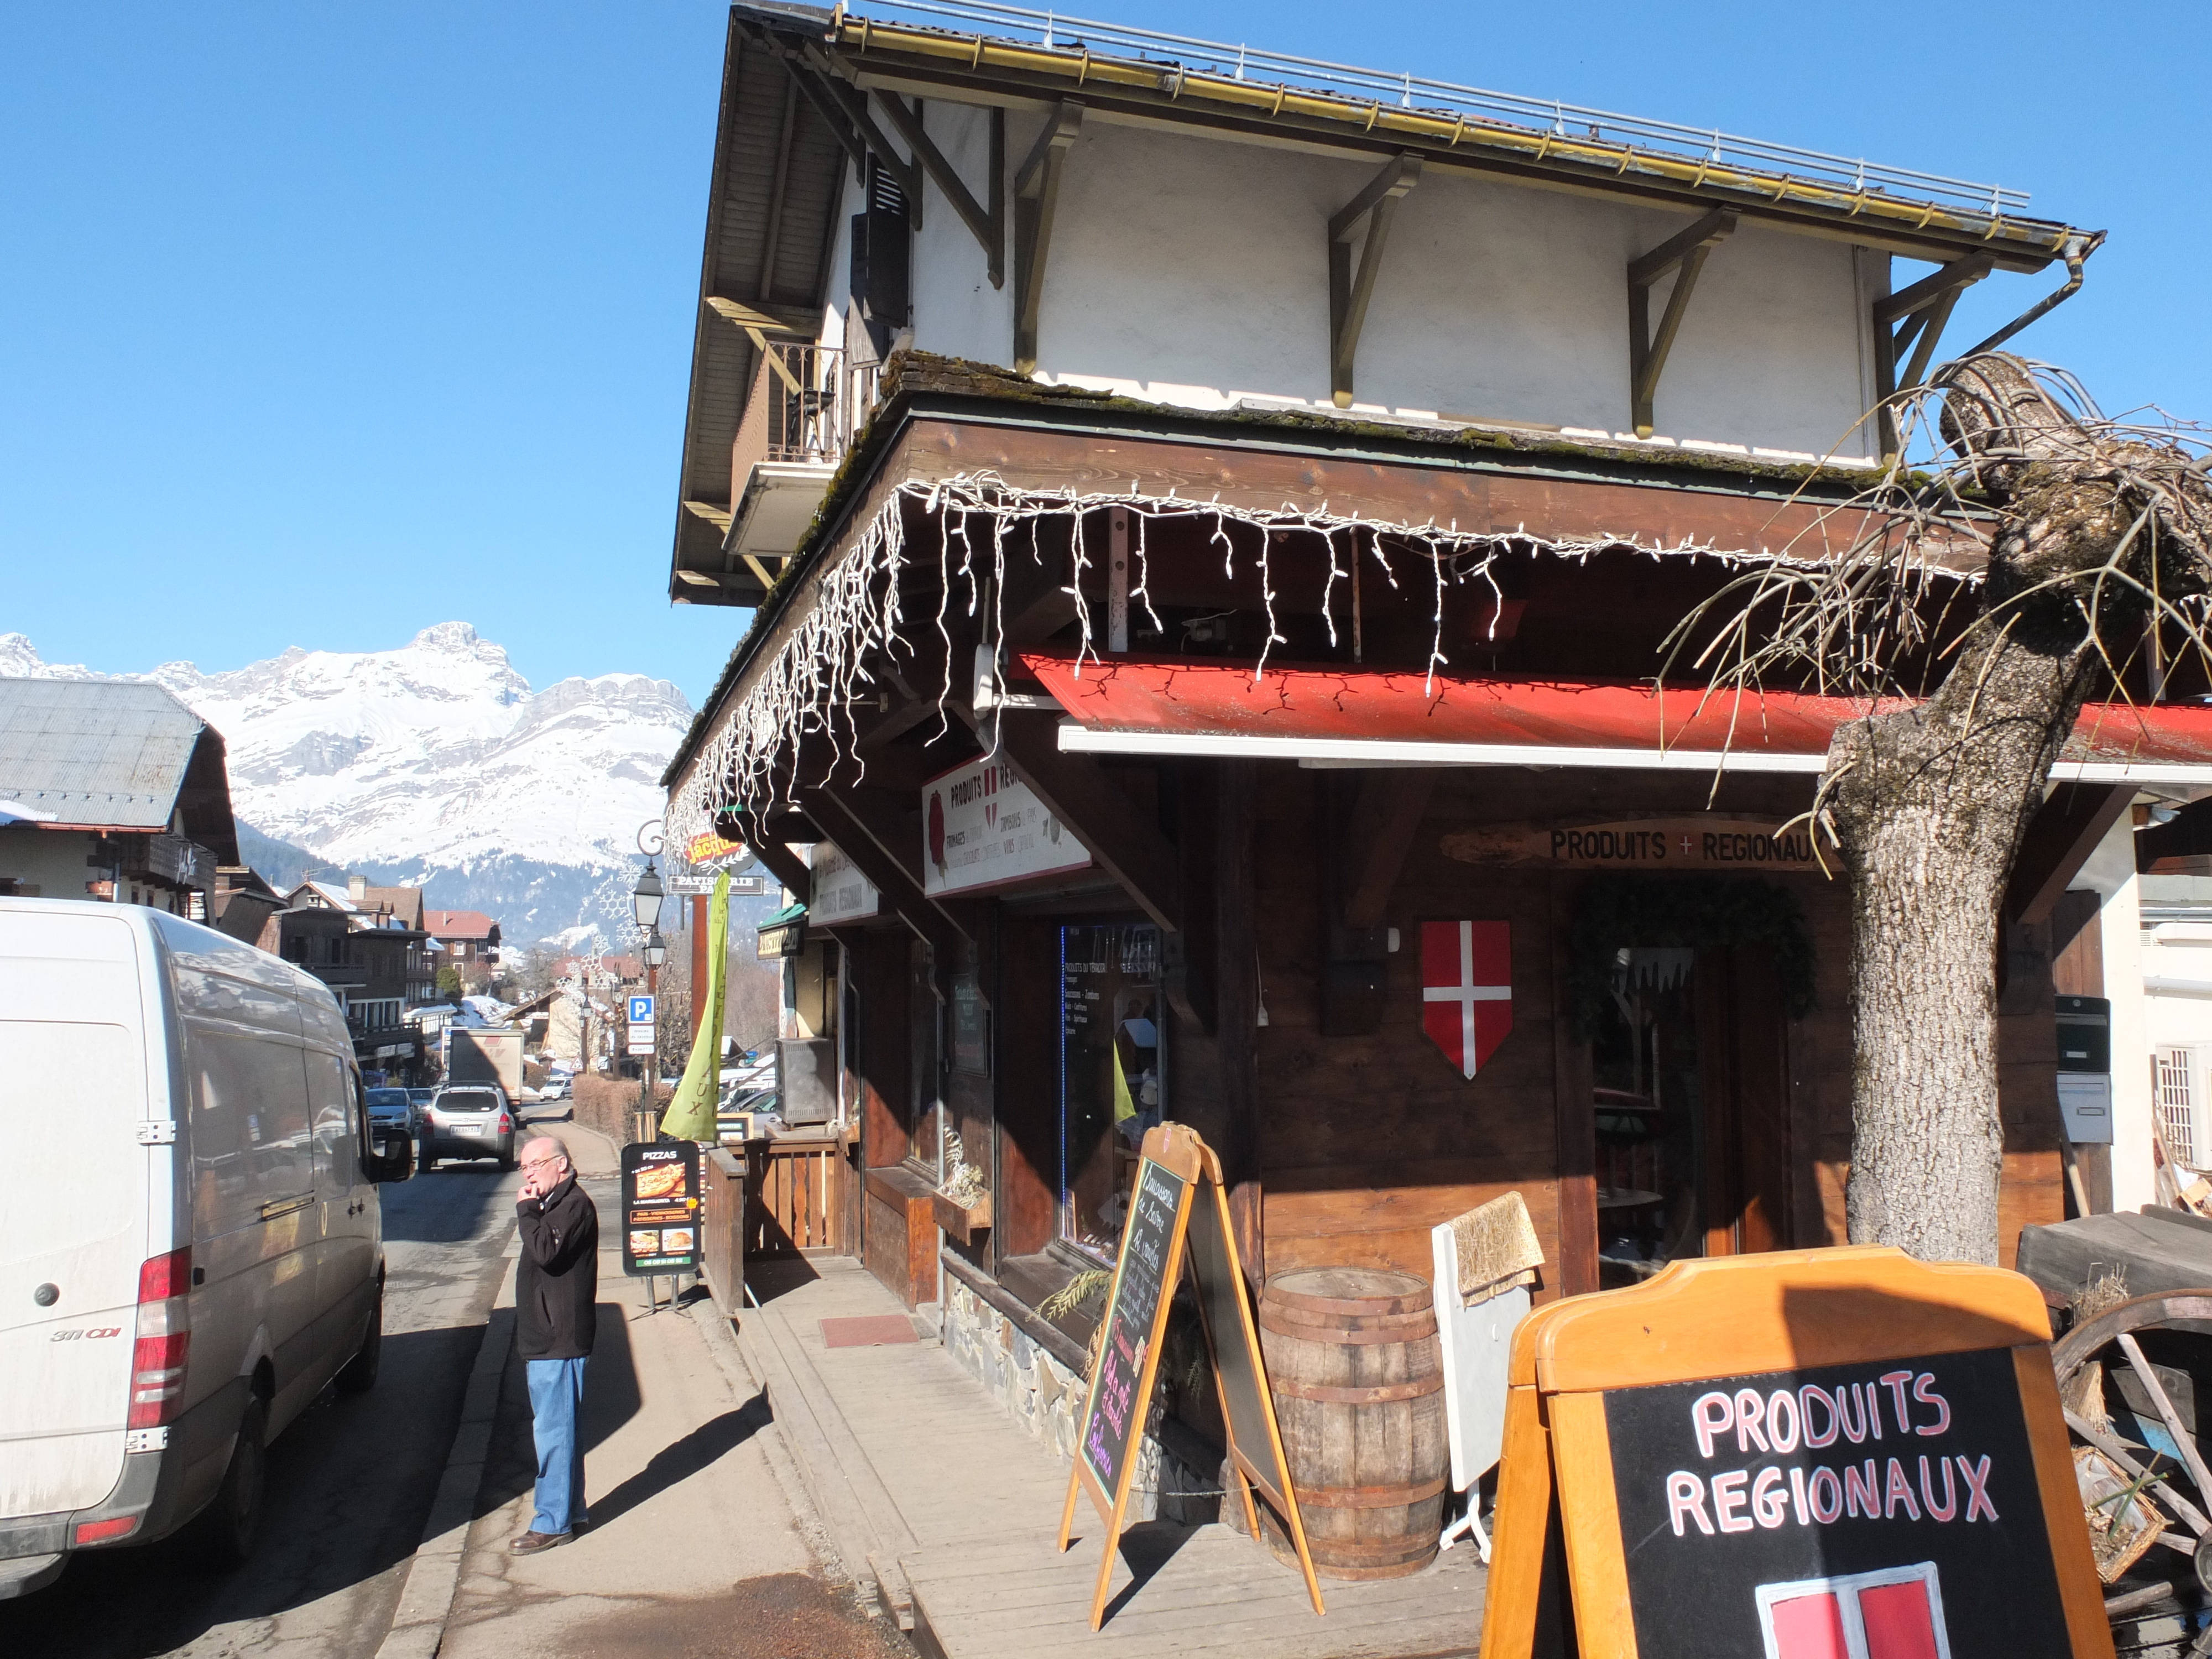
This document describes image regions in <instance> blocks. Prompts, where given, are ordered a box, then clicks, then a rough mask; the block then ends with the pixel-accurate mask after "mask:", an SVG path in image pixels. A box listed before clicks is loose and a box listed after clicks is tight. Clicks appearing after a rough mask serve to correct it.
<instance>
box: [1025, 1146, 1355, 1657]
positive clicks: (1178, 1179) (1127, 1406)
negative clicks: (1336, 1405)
mask: <svg viewBox="0 0 2212 1659" xmlns="http://www.w3.org/2000/svg"><path fill="white" fill-rule="evenodd" d="M1186 1268H1188V1271H1189V1273H1190V1275H1191V1279H1192V1282H1193V1284H1194V1286H1195V1288H1196V1290H1197V1291H1198V1302H1199V1313H1200V1322H1201V1323H1202V1324H1203V1325H1204V1327H1205V1328H1206V1349H1207V1352H1208V1354H1209V1356H1210V1357H1211V1358H1212V1364H1213V1383H1214V1387H1215V1389H1216V1390H1217V1391H1218V1395H1219V1396H1220V1401H1221V1420H1222V1423H1223V1424H1224V1425H1225V1430H1226V1432H1227V1436H1228V1440H1229V1463H1230V1467H1231V1468H1232V1469H1233V1470H1235V1472H1236V1475H1237V1498H1238V1499H1239V1501H1240V1502H1242V1503H1243V1505H1244V1519H1245V1522H1246V1523H1247V1525H1248V1527H1249V1530H1250V1533H1251V1535H1252V1536H1253V1537H1254V1538H1255V1539H1256V1538H1258V1537H1259V1536H1260V1535H1261V1534H1260V1518H1259V1515H1258V1513H1257V1511H1256V1510H1255V1509H1254V1507H1253V1501H1252V1495H1253V1493H1254V1492H1258V1493H1259V1495H1260V1496H1261V1497H1262V1498H1266V1499H1267V1502H1268V1503H1270V1504H1273V1505H1274V1508H1275V1512H1276V1513H1277V1514H1278V1515H1280V1516H1282V1517H1283V1520H1284V1522H1285V1524H1286V1525H1287V1526H1288V1527H1289V1528H1290V1534H1291V1541H1292V1543H1293V1544H1294V1545H1295V1546H1296V1547H1297V1553H1298V1566H1299V1568H1300V1570H1301V1571H1304V1574H1305V1580H1306V1593H1307V1595H1310V1596H1311V1597H1312V1598H1313V1609H1314V1611H1315V1612H1316V1613H1321V1612H1322V1611H1324V1609H1323V1607H1322V1601H1321V1584H1320V1583H1319V1581H1317V1580H1316V1578H1315V1577H1314V1567H1313V1556H1312V1554H1311V1553H1310V1552H1309V1551H1308V1550H1307V1548H1306V1529H1305V1522H1304V1521H1303V1520H1301V1519H1300V1518H1299V1516H1298V1501H1297V1493H1296V1492H1294V1491H1293V1490H1292V1489H1291V1479H1290V1465H1289V1461H1288V1460H1287V1459H1286V1458H1285V1456H1284V1455H1283V1437H1282V1431H1280V1429H1279V1428H1278V1427H1277V1425H1276V1423H1275V1404H1274V1400H1273V1396H1272V1395H1269V1394H1268V1392H1267V1365H1266V1362H1265V1361H1264V1360H1262V1359H1261V1355H1260V1334H1259V1331H1258V1329H1257V1328H1255V1326H1254V1325H1253V1322H1252V1307H1251V1302H1250V1300H1249V1297H1247V1296H1246V1294H1245V1289H1244V1270H1243V1266H1242V1264H1241V1263H1240V1262H1239V1261H1237V1235H1236V1232H1235V1231H1234V1230H1233V1229H1232V1228H1231V1226H1230V1224H1229V1196H1228V1194H1227V1193H1226V1192H1225V1191H1224V1190H1223V1187H1222V1181H1221V1161H1220V1160H1219V1159H1218V1158H1215V1157H1214V1155H1213V1152H1212V1148H1210V1147H1209V1146H1206V1143H1205V1142H1204V1141H1203V1140H1200V1139H1199V1138H1198V1136H1197V1134H1196V1133H1194V1131H1192V1130H1190V1129H1188V1128H1187V1127H1184V1126H1183V1125H1182V1124H1180V1123H1163V1124H1161V1125H1160V1126H1159V1127H1158V1128H1156V1129H1150V1130H1147V1131H1146V1133H1145V1142H1144V1147H1143V1158H1142V1160H1141V1161H1140V1162H1139V1164H1138V1165H1137V1178H1136V1182H1135V1184H1134V1187H1133V1189H1132V1192H1131V1195H1130V1200H1129V1215H1128V1219H1127V1221H1126V1222H1124V1223H1123V1224H1122V1228H1121V1255H1120V1256H1119V1257H1118V1258H1117V1259H1116V1261H1115V1266H1114V1284H1113V1288H1112V1289H1111V1290H1110V1291H1108V1292H1107V1297H1106V1310H1105V1312H1104V1314H1103V1315H1102V1316H1101V1322H1102V1323H1101V1330H1102V1334H1101V1336H1100V1340H1099V1343H1098V1358H1097V1363H1096V1364H1093V1365H1092V1366H1091V1388H1090V1391H1089V1392H1088V1393H1087V1394H1086V1395H1085V1397H1084V1401H1083V1416H1082V1418H1081V1419H1080V1420H1079V1423H1078V1425H1077V1437H1076V1446H1075V1467H1074V1468H1073V1470H1072V1471H1070V1473H1069V1474H1068V1477H1067V1502H1066V1504H1064V1505H1063V1506H1062V1508H1061V1510H1060V1548H1061V1549H1062V1550H1066V1548H1067V1546H1068V1540H1069V1537H1070V1535H1071V1534H1072V1533H1073V1528H1074V1526H1075V1499H1076V1494H1077V1493H1078V1492H1087V1493H1088V1494H1089V1495H1090V1498H1091V1502H1092V1503H1093V1504H1096V1505H1097V1509H1098V1512H1099V1514H1100V1515H1102V1516H1104V1517H1105V1520H1106V1547H1105V1550H1104V1553H1103V1559H1101V1560H1100V1562H1099V1564H1098V1590H1097V1595H1093V1596H1092V1597H1091V1629H1093V1630H1097V1628H1098V1626H1099V1623H1100V1621H1101V1620H1103V1619H1104V1617H1105V1614H1106V1597H1107V1591H1108V1590H1109V1589H1110V1588H1111V1586H1112V1583H1113V1578H1114V1558H1115V1553H1117V1551H1118V1548H1119V1546H1120V1542H1121V1531H1122V1525H1121V1522H1122V1516H1123V1515H1124V1514H1125V1512H1126V1511H1127V1508H1128V1503H1129V1481H1130V1478H1131V1476H1132V1475H1133V1474H1135V1472H1136V1463H1137V1453H1138V1451H1139V1449H1141V1447H1142V1446H1143V1444H1144V1431H1145V1422H1146V1419H1147V1418H1148V1417H1149V1416H1150V1415H1151V1413H1152V1385H1153V1383H1154V1382H1155V1381H1156V1379H1157V1378H1158V1374H1159V1365H1160V1347H1161V1345H1162V1343H1163V1342H1164V1341H1165V1340H1166V1338H1167V1330H1168V1313H1169V1310H1170V1307H1171V1305H1172V1304H1173V1303H1174V1301H1175V1290H1176V1285H1177V1284H1178V1283H1180V1282H1181V1279H1182V1273H1183V1272H1184V1270H1185V1269H1186Z"/></svg>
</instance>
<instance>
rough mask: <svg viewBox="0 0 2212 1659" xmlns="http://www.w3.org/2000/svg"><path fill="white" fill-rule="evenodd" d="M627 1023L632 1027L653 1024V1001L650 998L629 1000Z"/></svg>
mask: <svg viewBox="0 0 2212 1659" xmlns="http://www.w3.org/2000/svg"><path fill="white" fill-rule="evenodd" d="M629 1023H630V1024H633V1025H650V1024H653V999H652V998H651V997H632V998H631V999H630V1000H629Z"/></svg>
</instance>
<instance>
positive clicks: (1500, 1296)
mask: <svg viewBox="0 0 2212 1659" xmlns="http://www.w3.org/2000/svg"><path fill="white" fill-rule="evenodd" d="M1498 1206H1507V1208H1508V1212H1506V1213H1502V1214H1501V1213H1498ZM1485 1211H1492V1215H1491V1216H1490V1217H1487V1218H1485V1219H1486V1220H1488V1221H1490V1222H1491V1223H1492V1225H1489V1226H1482V1225H1476V1226H1474V1227H1470V1226H1468V1225H1465V1224H1466V1223H1468V1221H1469V1220H1470V1219H1472V1218H1476V1217H1480V1216H1482V1215H1483V1212H1485ZM1429 1237H1430V1243H1431V1249H1432V1250H1433V1252H1434V1255H1435V1267H1436V1275H1435V1282H1434V1296H1435V1298H1436V1310H1437V1338H1438V1341H1439V1345H1440V1346H1441V1347H1442V1348H1443V1370H1444V1427H1445V1432H1446V1436H1447V1437H1448V1439H1449V1442H1450V1445H1451V1482H1452V1489H1453V1490H1454V1491H1455V1492H1462V1493H1464V1494H1466V1498H1467V1512H1466V1513H1465V1514H1464V1515H1462V1516H1460V1518H1459V1519H1458V1520H1456V1521H1455V1522H1452V1523H1451V1524H1450V1525H1449V1526H1448V1527H1446V1528H1444V1530H1443V1536H1442V1537H1441V1538H1439V1539H1438V1540H1437V1546H1438V1547H1439V1548H1442V1549H1449V1548H1450V1547H1452V1545H1453V1543H1454V1542H1455V1541H1456V1540H1457V1539H1458V1538H1459V1537H1460V1536H1461V1535H1462V1534H1466V1535H1468V1536H1471V1537H1472V1538H1473V1539H1474V1547H1475V1549H1476V1551H1477V1552H1478V1553H1480V1556H1481V1558H1482V1559H1483V1561H1484V1563H1485V1564H1486V1565H1487V1563H1488V1562H1489V1560H1490V1535H1489V1534H1487V1533H1486V1532H1485V1531H1484V1530H1483V1528H1482V1521H1481V1518H1480V1514H1479V1513H1478V1511H1479V1510H1480V1498H1479V1497H1478V1496H1477V1494H1476V1492H1475V1491H1474V1486H1475V1483H1476V1482H1477V1481H1478V1480H1481V1479H1482V1477H1483V1476H1484V1475H1485V1474H1487V1473H1488V1472H1489V1471H1490V1470H1491V1469H1492V1468H1493V1467H1494V1466H1495V1465H1496V1464H1497V1462H1498V1455H1499V1453H1500V1451H1501V1450H1502V1449H1503V1448H1504V1442H1505V1392H1506V1368H1507V1366H1508V1364H1510V1361H1511V1359H1512V1357H1513V1333H1514V1331H1515V1330H1516V1328H1518V1327H1519V1325H1520V1323H1521V1322H1522V1319H1524V1318H1526V1317H1527V1316H1528V1281H1529V1280H1530V1279H1533V1278H1534V1273H1533V1271H1532V1270H1533V1269H1534V1267H1535V1266H1536V1265H1537V1264H1538V1263H1539V1262H1541V1261H1542V1260H1543V1251H1542V1249H1541V1247H1540V1246H1539V1245H1538V1244H1537V1243H1536V1237H1535V1230H1534V1227H1533V1226H1531V1225H1529V1223H1528V1209H1527V1206H1525V1205H1523V1204H1522V1199H1521V1194H1518V1193H1508V1194H1506V1195H1505V1196H1504V1198H1501V1199H1497V1200H1492V1203H1491V1204H1488V1205H1484V1206H1480V1207H1479V1208H1477V1209H1475V1210H1471V1211H1469V1212H1468V1214H1467V1215H1465V1216H1462V1217H1460V1218H1457V1220H1455V1221H1446V1222H1443V1223H1440V1224H1439V1225H1437V1227H1436V1228H1435V1229H1434V1230H1433V1231H1431V1234H1430V1236H1429ZM1463 1253H1464V1254H1466V1255H1468V1256H1470V1257H1474V1258H1487V1259H1474V1260H1469V1261H1465V1262H1462V1254H1463ZM1471 1279H1472V1280H1474V1281H1475V1282H1474V1289H1473V1291H1471V1292H1469V1291H1465V1290H1462V1286H1463V1285H1468V1284H1469V1283H1470V1280H1471Z"/></svg>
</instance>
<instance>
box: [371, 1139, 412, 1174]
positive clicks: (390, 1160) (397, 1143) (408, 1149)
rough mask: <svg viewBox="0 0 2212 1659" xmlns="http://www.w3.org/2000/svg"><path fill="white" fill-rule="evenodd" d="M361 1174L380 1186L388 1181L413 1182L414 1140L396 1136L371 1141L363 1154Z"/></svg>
mask: <svg viewBox="0 0 2212 1659" xmlns="http://www.w3.org/2000/svg"><path fill="white" fill-rule="evenodd" d="M361 1172H362V1174H363V1175H365V1176H368V1179H369V1180H370V1181H371V1182H374V1183H375V1184H377V1185H382V1184H383V1183H384V1182H387V1181H407V1180H411V1179H412V1178H413V1176H414V1174H415V1141H414V1138H413V1137H412V1136H411V1135H406V1134H395V1135H394V1136H393V1137H392V1139H389V1140H371V1141H370V1142H369V1143H368V1150H367V1151H366V1152H363V1153H362V1159H361Z"/></svg>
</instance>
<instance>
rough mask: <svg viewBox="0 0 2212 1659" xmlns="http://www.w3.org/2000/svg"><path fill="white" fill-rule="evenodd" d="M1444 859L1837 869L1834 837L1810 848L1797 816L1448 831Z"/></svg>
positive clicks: (1653, 866)
mask: <svg viewBox="0 0 2212 1659" xmlns="http://www.w3.org/2000/svg"><path fill="white" fill-rule="evenodd" d="M1443 854H1444V856H1445V857H1446V858H1450V859H1457V860H1459V861H1460V862H1461V863H1462V864H1545V865H1552V866H1557V867H1562V868H1572V869H1620V868H1623V867H1626V868H1631V869H1646V870H1809V871H1812V872H1814V873H1816V874H1817V873H1820V872H1821V871H1822V869H1823V867H1824V866H1823V860H1825V868H1826V871H1828V872H1834V871H1836V870H1838V868H1840V864H1839V861H1838V857H1837V852H1836V848H1835V845H1834V843H1833V842H1829V841H1827V840H1826V838H1825V837H1824V838H1823V839H1822V841H1821V844H1820V848H1819V849H1818V852H1817V854H1816V852H1815V849H1814V835H1813V830H1812V828H1811V826H1810V825H1809V824H1808V823H1805V822H1804V821H1803V820H1802V819H1801V820H1799V821H1798V822H1796V823H1790V824H1786V825H1785V824H1784V823H1781V822H1780V821H1778V820H1777V819H1772V818H1735V817H1713V816H1711V815H1701V816H1699V817H1676V818H1623V819H1617V820H1614V821H1613V822H1611V823H1565V822H1559V823H1543V822H1522V823H1497V824H1486V825H1484V826H1483V827H1481V828H1480V829H1461V830H1455V831H1454V832H1453V833H1452V834H1450V835H1448V836H1445V837H1444V838H1443Z"/></svg>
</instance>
